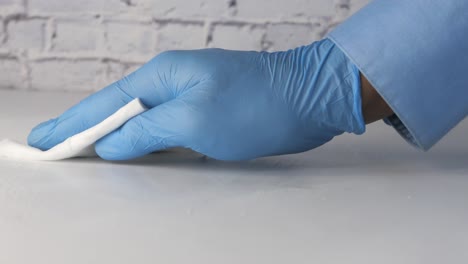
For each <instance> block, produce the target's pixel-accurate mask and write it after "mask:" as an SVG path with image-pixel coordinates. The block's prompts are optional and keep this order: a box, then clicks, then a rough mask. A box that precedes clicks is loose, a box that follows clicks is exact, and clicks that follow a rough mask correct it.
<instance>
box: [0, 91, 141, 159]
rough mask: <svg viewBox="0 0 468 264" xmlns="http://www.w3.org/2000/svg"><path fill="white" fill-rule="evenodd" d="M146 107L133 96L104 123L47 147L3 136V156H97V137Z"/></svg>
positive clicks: (21, 157)
mask: <svg viewBox="0 0 468 264" xmlns="http://www.w3.org/2000/svg"><path fill="white" fill-rule="evenodd" d="M144 111H146V107H145V106H144V105H143V104H142V103H141V101H140V99H138V98H137V99H134V100H133V101H131V102H130V103H128V104H127V105H125V106H123V107H122V108H120V109H119V110H117V111H116V112H115V113H114V114H112V115H111V116H109V117H108V118H106V119H105V120H104V121H102V122H101V123H99V124H97V125H95V126H93V127H91V128H89V129H87V130H85V131H83V132H81V133H79V134H76V135H74V136H72V137H69V138H68V139H66V140H65V141H63V142H62V143H60V144H58V145H56V146H55V147H53V148H51V149H49V150H47V151H42V150H40V149H37V148H33V147H30V146H27V145H23V144H20V143H18V142H15V141H13V140H9V139H4V140H2V141H0V159H11V160H27V161H54V160H63V159H68V158H73V157H89V156H95V155H96V152H95V151H94V143H96V141H98V140H99V139H101V138H102V137H104V136H106V135H107V134H109V133H111V132H112V131H114V130H116V129H118V128H119V127H121V126H122V125H123V124H125V123H126V122H127V121H128V120H130V119H131V118H133V117H134V116H137V115H139V114H141V113H143V112H144Z"/></svg>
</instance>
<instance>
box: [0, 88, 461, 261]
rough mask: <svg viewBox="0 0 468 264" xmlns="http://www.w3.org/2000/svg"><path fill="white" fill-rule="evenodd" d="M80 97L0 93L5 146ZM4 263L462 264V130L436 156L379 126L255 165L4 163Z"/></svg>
mask: <svg viewBox="0 0 468 264" xmlns="http://www.w3.org/2000/svg"><path fill="white" fill-rule="evenodd" d="M83 97H84V95H83V94H53V93H26V92H13V91H0V121H1V123H0V138H4V137H8V138H13V139H17V140H20V141H23V142H25V139H26V136H27V135H28V132H29V130H30V128H31V127H33V126H34V125H35V124H37V123H39V122H40V121H43V120H45V119H48V118H51V117H53V116H55V115H58V114H59V113H61V112H62V111H63V110H65V109H66V108H68V107H69V106H71V105H72V104H74V103H76V102H77V101H79V100H80V99H81V98H83ZM0 263H5V264H17V263H28V264H29V263H36V264H37V263H44V264H55V263H57V264H58V263H60V264H64V263H66V264H69V263H80V264H81V263H96V264H97V263H99V264H103V263H112V264H117V263H139V264H141V263H204V264H210V263H217V264H218V263H236V264H237V263H256V264H262V263H269V264H270V263H295V264H296V263H308V264H309V263H320V264H328V263H347V264H349V263H356V264H357V263H359V264H363V263H369V264H370V263H372V264H376V263H379V264H382V263H391V264H395V263H421V264H431V263H434V264H441V263H450V264H454V263H468V122H467V121H466V120H465V121H464V122H463V123H462V124H460V125H459V126H458V127H457V128H456V129H454V130H453V131H452V132H451V133H450V134H449V135H448V136H447V137H446V138H444V139H443V140H442V141H441V142H440V144H438V145H437V146H436V147H435V148H434V149H433V150H432V151H431V152H429V153H422V152H419V151H417V150H414V149H413V148H412V147H410V146H408V145H407V144H406V143H405V142H404V140H403V139H401V138H400V137H399V136H398V135H397V134H396V132H394V131H393V130H392V129H391V128H389V127H387V126H386V125H384V124H383V123H382V122H379V123H378V124H375V125H371V126H368V131H367V133H366V134H364V135H363V136H352V135H344V136H341V137H339V138H337V139H335V140H334V141H333V142H332V143H329V144H327V145H325V146H324V147H322V148H319V149H317V150H313V151H309V152H307V153H303V154H299V155H289V156H282V157H272V158H265V159H259V160H255V161H250V162H236V163H226V162H218V161H214V160H210V159H204V158H202V156H201V155H198V154H195V153H192V152H189V151H171V152H166V153H159V154H153V155H150V156H147V157H145V158H142V159H139V160H136V161H130V162H120V163H111V162H106V161H103V160H99V159H74V160H68V161H63V162H29V163H28V162H11V161H0Z"/></svg>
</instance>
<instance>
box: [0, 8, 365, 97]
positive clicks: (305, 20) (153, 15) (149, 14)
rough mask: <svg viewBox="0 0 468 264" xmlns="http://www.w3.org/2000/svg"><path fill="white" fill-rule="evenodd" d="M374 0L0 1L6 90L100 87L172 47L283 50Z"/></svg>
mask: <svg viewBox="0 0 468 264" xmlns="http://www.w3.org/2000/svg"><path fill="white" fill-rule="evenodd" d="M368 1H369V0H0V22H1V23H0V89H26V90H41V91H42V90H43V91H94V90H97V89H100V88H102V87H103V86H105V85H107V84H109V83H111V82H113V81H116V80H118V79H120V78H121V77H122V76H124V75H125V74H128V73H129V72H131V71H133V70H135V69H136V68H138V67H139V65H141V64H143V63H144V62H146V61H148V60H149V59H151V58H152V57H153V56H155V55H156V54H157V53H159V52H161V51H164V50H170V49H197V48H206V47H219V48H226V49H239V50H268V51H273V50H285V49H289V48H294V47H296V46H300V45H305V44H309V43H311V42H313V41H315V40H318V39H320V38H321V37H323V36H324V34H326V32H327V31H329V30H330V29H331V28H333V26H335V25H336V24H337V23H339V22H340V21H342V20H343V19H344V18H346V17H347V16H349V15H350V14H352V13H353V12H355V11H357V10H358V9H359V8H361V7H362V6H364V5H365V4H366V3H367V2H368Z"/></svg>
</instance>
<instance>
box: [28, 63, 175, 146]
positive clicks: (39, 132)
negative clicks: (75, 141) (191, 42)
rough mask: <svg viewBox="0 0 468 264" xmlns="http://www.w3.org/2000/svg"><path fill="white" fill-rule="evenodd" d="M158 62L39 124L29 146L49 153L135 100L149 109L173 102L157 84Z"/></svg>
mask: <svg viewBox="0 0 468 264" xmlns="http://www.w3.org/2000/svg"><path fill="white" fill-rule="evenodd" d="M155 67H156V66H155V64H154V63H151V62H150V63H147V64H145V65H144V66H143V67H141V68H140V69H138V70H137V71H136V72H134V73H132V74H131V75H129V76H127V77H125V78H123V79H121V80H120V81H117V82H115V83H113V84H111V85H109V86H107V87H106V88H104V89H102V90H100V91H98V92H96V93H94V94H92V95H90V96H89V97H87V98H85V99H84V100H82V101H81V102H80V103H78V104H77V105H75V106H73V107H71V108H70V109H69V110H67V111H66V112H65V113H63V114H62V115H60V116H59V117H57V118H54V119H52V120H49V121H47V122H44V123H42V124H39V125H38V126H37V127H35V128H33V129H32V131H31V133H30V134H29V136H28V144H29V145H30V146H32V147H36V148H39V149H42V150H48V149H50V148H52V147H54V146H55V145H57V144H59V143H61V142H63V141H64V140H65V139H67V138H69V137H71V136H73V135H75V134H77V133H80V132H82V131H84V130H86V129H88V128H90V127H92V126H95V125H96V124H98V123H99V122H101V121H103V120H104V119H106V118H107V117H109V116H110V115H111V114H113V113H114V112H116V111H117V110H118V109H119V108H121V107H122V106H124V105H126V104H127V103H128V102H130V101H131V100H133V99H134V98H140V99H141V100H142V102H143V104H145V105H146V106H147V107H150V108H151V107H154V106H156V105H158V104H161V103H163V102H165V101H167V100H170V99H172V98H171V96H172V95H171V94H170V93H169V92H168V91H167V89H166V88H164V86H163V85H160V84H159V83H157V82H155V80H154V79H153V77H154V73H155V71H154V69H155Z"/></svg>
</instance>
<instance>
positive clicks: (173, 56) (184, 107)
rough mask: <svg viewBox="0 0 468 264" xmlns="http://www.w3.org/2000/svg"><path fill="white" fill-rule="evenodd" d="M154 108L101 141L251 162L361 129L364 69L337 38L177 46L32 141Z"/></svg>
mask: <svg viewBox="0 0 468 264" xmlns="http://www.w3.org/2000/svg"><path fill="white" fill-rule="evenodd" d="M137 97H139V98H141V99H142V102H143V103H144V104H145V105H146V106H147V107H148V108H150V110H148V111H147V112H145V113H143V114H141V115H139V116H137V117H135V118H133V119H132V120H130V121H129V122H127V123H126V124H125V125H124V126H122V127H121V128H120V129H118V130H116V131H114V132H113V133H111V134H109V135H107V136H106V137H104V138H102V139H101V140H100V141H98V142H97V144H96V152H97V153H98V155H99V156H101V157H102V158H104V159H108V160H126V159H132V158H136V157H139V156H143V155H145V154H148V153H151V152H155V151H159V150H163V149H166V148H171V147H185V148H190V149H193V150H194V151H197V152H200V153H202V154H205V155H207V156H209V157H212V158H215V159H220V160H246V159H252V158H257V157H262V156H270V155H278V154H288V153H297V152H302V151H306V150H310V149H313V148H315V147H318V146H320V145H322V144H324V143H326V142H328V141H329V140H331V139H332V138H333V137H334V136H336V135H339V134H341V133H343V132H351V133H356V134H362V133H364V130H365V124H364V121H363V117H362V113H361V97H360V79H359V71H358V69H357V68H356V67H355V66H354V65H353V64H352V63H351V62H350V61H349V60H348V59H347V58H346V56H345V55H344V54H343V53H342V52H341V51H340V50H339V49H338V48H337V47H336V46H335V45H334V44H333V43H332V42H331V41H330V40H328V39H325V40H322V41H320V42H315V43H313V44H311V45H309V46H305V47H300V48H297V49H294V50H289V51H286V52H276V53H267V52H245V51H228V50H221V49H204V50H193V51H168V52H164V53H161V54H160V55H158V56H156V57H155V58H154V59H152V60H151V61H150V62H148V63H147V64H145V65H144V66H142V67H141V68H140V69H138V70H137V71H136V72H134V73H132V74H131V75H129V76H128V77H125V78H123V79H122V80H120V81H118V82H116V83H114V84H112V85H110V86H108V87H106V88H104V89H103V90H101V91H99V92H97V93H95V94H93V95H91V96H89V97H88V98H86V99H84V100H83V101H81V102H80V103H79V104H77V105H76V106H74V107H72V108H71V109H69V110H68V111H66V112H65V113H64V114H62V115H61V116H59V117H58V118H55V119H52V120H50V121H48V122H45V123H43V124H40V125H39V126H37V127H36V128H34V129H33V130H32V132H31V134H30V135H29V137H28V143H29V145H31V146H33V147H37V148H40V149H42V150H47V149H50V148H52V147H53V146H55V145H56V144H58V143H60V142H62V141H64V140H65V139H67V138H68V137H70V136H72V135H74V134H77V133H79V132H82V131H84V130H86V129H87V128H89V127H91V126H94V125H96V124H98V123H99V122H101V121H102V120H104V119H105V118H106V117H108V116H109V115H111V114H112V113H114V112H115V111H116V110H117V109H119V108H120V107H122V106H124V105H125V104H126V103H128V102H129V101H130V100H132V99H133V98H137Z"/></svg>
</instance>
